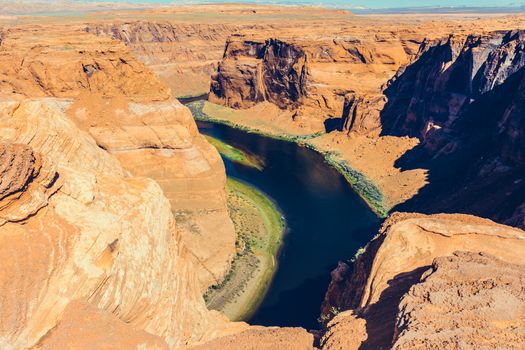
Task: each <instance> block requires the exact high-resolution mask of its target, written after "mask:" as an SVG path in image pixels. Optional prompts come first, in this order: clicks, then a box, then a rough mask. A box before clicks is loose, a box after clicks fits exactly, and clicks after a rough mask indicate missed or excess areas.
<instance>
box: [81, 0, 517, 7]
mask: <svg viewBox="0 0 525 350" xmlns="http://www.w3.org/2000/svg"><path fill="white" fill-rule="evenodd" d="M88 1H91V2H97V0H88ZM108 1H111V2H127V3H162V4H169V3H175V4H185V3H221V2H250V3H262V4H268V3H271V4H312V5H329V6H337V7H345V8H356V7H357V8H359V7H363V8H399V7H428V6H432V7H433V6H441V7H450V6H454V7H459V6H495V7H500V6H520V5H523V4H524V3H523V2H521V1H515V0H514V1H513V0H509V1H505V0H499V1H498V0H101V1H100V2H108Z"/></svg>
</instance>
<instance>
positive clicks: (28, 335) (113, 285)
mask: <svg viewBox="0 0 525 350" xmlns="http://www.w3.org/2000/svg"><path fill="white" fill-rule="evenodd" d="M67 106H68V102H65V101H61V100H55V99H33V100H23V101H13V102H2V104H1V106H0V111H1V112H0V115H1V126H2V127H1V129H0V132H1V136H2V140H3V142H4V144H3V146H2V160H3V161H5V162H2V184H5V185H8V187H5V186H3V191H2V204H1V208H2V209H1V214H0V215H1V217H2V219H1V221H0V224H1V226H0V230H2V234H1V235H0V237H2V253H1V254H2V255H3V261H5V262H6V265H5V266H4V269H3V273H2V274H1V277H0V279H1V287H0V290H1V294H2V296H3V298H2V310H3V312H2V317H1V321H0V324H1V326H0V328H1V337H0V339H1V342H2V348H7V349H10V348H12V349H20V348H30V347H33V346H36V347H41V348H50V349H52V348H58V347H60V348H72V347H78V346H80V345H81V344H84V343H86V344H90V346H89V347H87V348H96V344H94V343H91V342H92V341H94V340H93V339H91V338H90V335H91V334H92V333H97V332H100V331H101V330H102V329H103V330H104V331H107V329H105V327H104V325H105V324H108V323H109V324H110V325H111V327H112V330H113V331H114V332H110V333H106V334H107V338H106V339H105V342H106V343H107V344H112V345H111V346H112V347H111V348H117V347H116V346H117V344H119V343H121V344H123V346H124V344H125V345H127V346H128V348H135V347H136V346H138V345H139V344H141V343H143V342H145V343H146V344H148V346H151V348H155V349H156V348H159V349H160V348H166V347H167V345H169V346H177V345H179V346H180V345H183V344H186V343H188V342H195V341H198V340H202V339H205V338H206V337H210V335H211V334H213V332H214V331H213V329H217V328H216V327H218V329H220V328H221V324H226V322H225V320H224V319H223V317H221V316H220V315H215V314H213V313H210V312H209V311H208V310H206V308H205V306H204V303H203V301H202V297H201V294H200V290H201V286H200V283H199V281H198V278H197V276H196V275H195V273H194V271H195V269H196V266H195V263H194V262H193V259H192V256H191V255H190V254H189V252H188V250H187V249H186V248H185V247H184V244H183V243H182V239H181V232H180V230H177V229H176V227H175V221H174V219H173V215H172V213H171V208H170V204H169V202H168V200H167V199H166V197H165V196H164V195H163V193H162V190H161V188H160V187H159V185H157V184H156V183H155V182H154V181H152V180H150V179H146V178H136V177H130V176H129V175H126V174H127V172H126V170H124V169H123V168H122V167H121V165H120V163H119V162H118V161H117V160H116V159H115V158H114V157H112V156H111V155H109V154H108V153H106V152H105V151H103V150H102V149H100V148H99V147H98V146H97V144H96V143H95V141H94V140H93V138H91V137H90V136H89V135H88V134H87V133H85V132H83V131H81V130H79V129H78V128H77V127H76V126H75V125H74V123H73V122H72V121H71V120H69V118H68V117H67V116H66V115H65V113H64V111H65V109H66V108H67ZM6 189H8V190H6ZM80 320H82V322H83V327H86V329H88V330H89V332H86V333H84V332H82V333H75V332H70V328H73V329H76V327H75V326H74V325H75V324H78V322H79V321H80ZM97 329H98V331H97ZM210 331H211V332H212V333H210ZM118 348H120V347H118Z"/></svg>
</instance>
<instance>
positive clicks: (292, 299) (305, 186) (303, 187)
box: [197, 121, 379, 329]
mask: <svg viewBox="0 0 525 350" xmlns="http://www.w3.org/2000/svg"><path fill="white" fill-rule="evenodd" d="M197 125H198V127H199V130H200V132H201V133H202V134H206V135H210V136H213V137H215V138H217V139H220V140H221V141H223V142H225V143H227V144H230V145H232V146H234V147H236V148H239V149H241V150H243V151H246V152H248V153H251V154H254V155H256V156H257V157H259V158H261V159H262V160H263V161H264V163H265V166H264V168H263V169H262V170H258V169H255V168H251V167H247V166H243V165H241V164H238V163H233V162H231V161H229V160H228V159H224V162H225V166H226V173H227V175H228V176H230V177H233V178H236V179H239V180H241V181H244V182H246V183H248V184H250V185H252V186H255V187H257V188H258V189H260V190H262V191H263V192H264V193H266V194H268V195H269V196H270V197H271V198H272V199H273V200H274V201H275V202H276V203H277V205H278V206H279V208H280V209H281V211H282V212H283V213H284V216H285V219H286V223H287V233H286V235H285V237H284V242H283V245H282V248H281V250H280V253H279V254H278V267H277V270H276V272H275V275H274V278H273V280H272V283H271V285H270V287H269V290H268V292H267V293H266V295H265V297H264V299H263V301H262V303H261V305H260V306H259V308H258V309H257V311H256V312H255V314H254V315H253V316H252V318H251V319H249V320H247V321H248V322H249V323H250V324H254V325H264V326H300V327H305V328H307V329H314V328H318V323H317V318H318V317H319V308H320V305H321V302H322V300H323V297H324V293H325V292H326V289H327V286H328V283H329V281H330V271H331V270H332V269H333V268H334V267H336V266H337V262H338V261H339V260H348V259H350V258H352V257H353V256H354V254H355V253H356V252H357V250H358V249H359V248H360V247H362V246H364V245H365V244H366V243H367V242H368V241H369V240H370V239H371V238H372V235H373V233H374V232H377V225H378V223H379V219H378V218H377V216H376V215H375V214H374V213H373V212H372V211H371V210H370V209H369V208H368V207H367V206H366V204H365V203H364V202H363V200H361V198H360V197H359V196H358V195H357V194H356V193H355V192H354V191H353V190H352V188H351V187H350V185H349V184H348V183H347V181H346V180H345V178H344V177H343V176H342V175H341V174H340V173H339V172H337V171H336V170H335V169H334V168H332V167H331V166H329V165H328V164H327V163H325V161H324V158H323V156H322V155H321V154H319V153H317V152H315V151H313V150H311V149H308V148H306V147H302V146H300V145H298V144H296V143H293V142H288V141H282V140H276V139H273V138H269V137H265V136H261V135H258V134H253V133H248V132H245V131H242V130H238V129H235V128H232V127H229V126H226V125H222V124H215V123H209V122H200V121H199V122H197Z"/></svg>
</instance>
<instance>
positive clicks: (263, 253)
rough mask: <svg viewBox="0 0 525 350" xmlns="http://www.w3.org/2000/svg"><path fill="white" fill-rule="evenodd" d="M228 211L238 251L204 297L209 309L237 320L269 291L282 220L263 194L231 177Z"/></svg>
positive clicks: (281, 236) (247, 314)
mask: <svg viewBox="0 0 525 350" xmlns="http://www.w3.org/2000/svg"><path fill="white" fill-rule="evenodd" d="M228 210H229V213H230V217H231V219H232V221H233V224H234V226H235V231H236V233H237V242H236V246H237V254H236V256H235V258H234V260H233V261H232V267H231V269H230V272H229V273H228V275H227V276H226V277H225V279H224V280H223V282H222V283H220V284H218V285H214V286H211V287H210V288H209V289H208V291H207V292H206V294H205V295H204V299H205V300H206V304H207V306H208V307H209V308H210V309H214V310H219V311H221V312H223V313H224V314H225V315H226V316H228V317H229V318H230V319H231V320H233V321H240V320H246V319H248V318H249V317H250V316H251V315H252V314H253V312H255V310H256V309H257V307H258V305H259V304H260V302H261V301H262V299H263V297H264V295H265V293H266V291H267V290H268V287H269V285H270V282H271V280H272V277H273V274H274V272H275V269H276V267H277V261H276V255H277V253H278V251H279V248H280V246H281V243H282V239H283V235H284V232H285V221H284V219H283V216H282V214H281V212H280V211H279V210H278V209H277V207H276V205H275V203H273V202H272V201H271V200H270V199H269V198H268V197H267V196H266V195H265V194H263V193H262V192H260V191H259V190H257V189H255V188H254V187H252V186H250V185H247V184H245V183H243V182H240V181H238V180H235V179H232V178H229V179H228Z"/></svg>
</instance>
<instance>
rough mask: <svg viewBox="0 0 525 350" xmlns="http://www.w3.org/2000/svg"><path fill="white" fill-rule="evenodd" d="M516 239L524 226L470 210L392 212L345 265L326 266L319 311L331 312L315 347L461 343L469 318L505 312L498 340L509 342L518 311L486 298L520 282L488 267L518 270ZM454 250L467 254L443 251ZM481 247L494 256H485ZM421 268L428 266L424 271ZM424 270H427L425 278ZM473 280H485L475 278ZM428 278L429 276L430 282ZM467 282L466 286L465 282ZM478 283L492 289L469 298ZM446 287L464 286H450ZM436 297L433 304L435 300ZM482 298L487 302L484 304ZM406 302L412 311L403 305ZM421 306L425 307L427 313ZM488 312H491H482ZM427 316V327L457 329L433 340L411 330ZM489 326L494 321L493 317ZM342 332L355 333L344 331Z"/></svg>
mask: <svg viewBox="0 0 525 350" xmlns="http://www.w3.org/2000/svg"><path fill="white" fill-rule="evenodd" d="M524 246H525V232H524V231H521V230H519V229H514V228H511V227H508V226H503V225H498V224H495V223H493V222H491V221H489V220H483V219H479V218H476V217H473V216H467V215H445V214H441V215H433V216H424V215H421V214H394V215H393V216H391V217H390V218H389V219H388V220H387V221H386V222H385V224H384V225H383V228H382V230H381V232H380V234H379V235H378V236H376V237H375V238H374V240H372V242H371V243H370V244H369V245H368V247H367V249H366V251H365V252H364V253H363V254H362V255H360V256H359V257H358V258H357V259H356V261H355V262H354V264H353V268H352V269H350V268H348V267H347V266H345V265H340V267H339V268H338V270H336V271H334V273H333V279H332V283H331V285H330V287H329V290H328V293H327V295H326V299H325V303H324V305H323V310H322V313H323V315H325V316H326V319H329V318H331V317H333V316H334V315H335V317H333V319H332V320H331V321H329V322H328V323H327V330H326V334H325V335H324V337H323V339H322V341H321V342H322V345H323V348H326V349H357V348H360V349H389V348H391V347H392V346H394V347H395V348H399V349H402V348H405V347H404V345H403V344H407V343H409V342H411V341H412V340H410V339H415V340H413V341H414V343H413V344H416V343H417V344H425V347H427V344H428V346H430V344H434V345H436V344H437V343H432V342H434V341H436V342H443V343H442V344H444V343H446V342H447V341H453V343H454V342H456V343H458V344H460V345H461V344H462V343H464V342H468V341H471V337H472V336H473V333H472V332H476V330H479V328H476V326H474V325H473V324H472V321H471V320H472V319H476V318H478V319H483V317H494V318H493V319H492V320H494V321H496V320H498V317H501V318H502V321H503V319H505V317H507V316H510V318H511V319H512V321H509V322H507V323H505V322H503V323H501V324H499V325H500V326H501V328H500V330H501V333H498V334H499V335H500V336H501V338H498V339H499V340H498V341H499V342H502V341H508V342H509V344H512V340H510V339H512V337H510V338H509V336H511V335H512V334H513V332H514V324H513V322H518V324H519V319H520V318H519V317H520V316H519V315H518V314H512V315H504V314H505V313H506V311H504V310H500V309H499V308H501V307H504V306H501V305H504V304H498V303H491V302H490V300H493V299H491V298H497V297H498V293H499V292H498V289H501V290H510V292H509V293H515V292H512V290H514V291H516V290H519V289H520V288H522V286H521V285H520V283H522V282H519V283H517V284H516V285H513V286H508V283H509V282H508V281H507V280H506V279H505V277H502V278H499V277H495V276H494V274H493V271H496V270H498V269H499V268H500V267H502V266H509V267H508V268H509V269H511V270H519V267H517V266H514V264H519V265H524V264H525V258H524V257H523V255H522V254H521V253H520V252H521V249H523V248H524ZM458 250H460V251H465V252H469V253H464V254H463V253H461V254H460V253H457V254H456V255H455V257H453V258H448V257H449V256H451V255H454V254H455V253H454V252H456V251H458ZM480 253H481V254H482V256H480V255H479V254H480ZM486 254H489V255H491V256H494V258H492V257H490V258H487V257H485V255H486ZM435 259H437V260H435ZM462 261H464V263H463V262H462ZM447 264H448V265H447ZM469 264H470V265H469ZM472 265H474V266H477V265H486V267H479V268H477V267H472ZM451 266H458V268H459V271H457V272H456V273H455V274H454V275H451V272H448V271H449V270H451V269H452V268H451ZM460 266H461V267H460ZM431 267H432V268H431ZM429 269H430V271H431V272H428V271H429ZM432 271H434V272H432ZM436 271H437V272H436ZM429 273H432V275H430V277H428V276H429ZM443 274H448V275H450V276H449V277H448V279H447V281H448V282H447V283H448V286H447V288H443V289H439V288H437V287H436V285H437V284H438V280H439V278H441V277H440V276H443ZM498 276H500V275H499V274H498ZM509 278H510V279H512V278H514V277H509ZM520 278H522V277H518V278H517V279H516V281H519V280H520ZM479 280H483V281H486V282H483V283H478V282H477V281H479ZM433 281H436V282H435V284H434V282H433ZM439 283H444V282H439ZM442 285H443V284H442ZM468 285H472V287H471V288H470V289H467V287H466V286H468ZM483 286H485V287H483ZM486 286H492V287H490V288H494V289H493V291H492V292H491V293H494V294H491V295H492V296H491V295H486V296H483V297H481V296H479V297H475V295H476V293H477V292H476V289H474V288H478V289H479V288H481V289H479V290H482V289H484V288H489V287H486ZM509 288H510V289H509ZM514 288H516V289H514ZM427 290H428V292H423V291H427ZM444 290H447V291H446V292H445V291H444ZM454 290H459V291H461V290H464V291H465V292H464V293H462V292H460V293H454V292H453V291H454ZM440 291H441V292H440ZM432 293H434V294H432ZM440 293H445V295H443V294H440ZM502 293H503V292H502ZM505 293H507V292H505ZM515 294H516V293H515ZM429 295H430V296H429ZM433 295H434V296H433ZM453 295H454V296H455V297H454V298H453V297H452V296H453ZM516 295H517V294H516ZM446 298H449V299H446ZM518 299H519V298H518ZM518 299H512V300H516V302H517V303H518V304H519V303H522V302H523V300H522V299H521V301H519V300H518ZM416 300H417V302H416ZM498 300H501V299H498ZM510 302H511V300H510V299H509V303H510ZM512 302H514V301H512ZM416 303H420V304H418V305H415V304H416ZM440 303H442V304H441V309H440V308H439V306H438V305H440ZM476 303H477V304H476ZM487 303H488V304H487ZM454 305H456V307H457V308H454ZM474 305H477V306H474ZM483 305H489V306H485V307H488V308H494V309H493V310H492V311H487V310H486V309H483V307H484V306H483ZM410 308H413V310H415V311H414V312H409V309H410ZM345 310H348V311H345ZM425 310H429V311H428V313H426V311H425ZM430 310H432V311H430ZM453 312H457V317H452V316H450V313H453ZM491 312H493V313H496V314H492V316H488V315H490V313H491ZM515 316H516V317H515ZM427 318H433V319H434V320H435V322H436V323H434V324H430V323H427V326H428V327H430V328H428V329H431V327H434V326H435V327H443V329H451V330H454V329H455V330H457V332H456V333H452V332H449V333H444V334H442V335H443V338H439V337H438V338H439V339H434V340H433V339H426V338H425V336H423V335H421V334H419V333H418V332H419V331H416V329H418V327H422V326H418V325H421V324H422V323H424V322H426V321H424V320H425V319H427ZM480 322H481V321H480ZM487 322H488V319H487ZM437 324H439V326H437ZM507 326H508V327H507ZM487 327H489V326H487ZM494 327H497V326H496V325H495V323H494ZM469 329H472V331H470V330H469ZM421 332H423V333H424V334H430V333H425V332H427V331H421ZM428 332H430V330H429V331H428ZM348 333H351V334H355V336H354V337H349V336H348V335H347V334H348ZM418 337H419V338H418ZM472 341H473V342H474V343H475V344H476V342H478V341H479V342H480V343H481V342H483V340H482V338H479V339H474V340H472ZM418 342H420V343H418ZM426 342H428V343H426Z"/></svg>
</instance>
